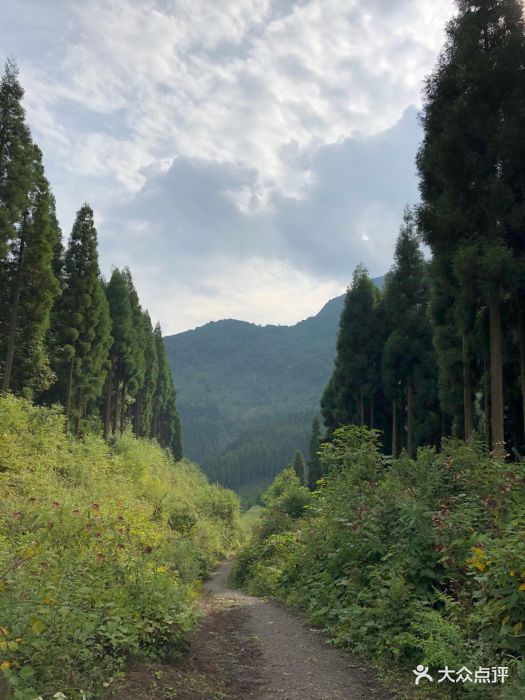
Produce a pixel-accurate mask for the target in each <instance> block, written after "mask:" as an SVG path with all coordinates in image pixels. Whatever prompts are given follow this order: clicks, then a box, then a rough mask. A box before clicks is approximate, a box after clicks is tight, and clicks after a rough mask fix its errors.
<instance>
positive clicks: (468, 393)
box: [463, 333, 473, 441]
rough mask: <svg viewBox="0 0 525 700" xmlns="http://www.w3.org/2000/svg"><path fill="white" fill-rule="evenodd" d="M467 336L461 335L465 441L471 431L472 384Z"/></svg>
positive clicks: (468, 438) (470, 435)
mask: <svg viewBox="0 0 525 700" xmlns="http://www.w3.org/2000/svg"><path fill="white" fill-rule="evenodd" d="M469 355H470V353H469V344H468V339H467V334H466V333H463V416H464V422H465V441H467V440H470V438H471V437H472V431H473V416H472V383H471V380H470V357H469Z"/></svg>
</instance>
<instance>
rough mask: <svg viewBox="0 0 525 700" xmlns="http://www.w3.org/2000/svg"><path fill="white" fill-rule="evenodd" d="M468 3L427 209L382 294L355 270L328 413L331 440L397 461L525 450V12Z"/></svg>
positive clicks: (428, 137) (418, 212)
mask: <svg viewBox="0 0 525 700" xmlns="http://www.w3.org/2000/svg"><path fill="white" fill-rule="evenodd" d="M459 4H460V6H461V14H460V16H459V18H458V19H455V20H454V21H453V22H452V23H451V24H450V25H449V28H448V41H447V44H446V47H445V48H444V50H443V52H442V54H441V57H440V60H439V63H438V66H437V68H436V71H435V72H434V73H433V75H431V76H430V77H429V78H428V80H427V83H426V87H425V106H424V110H423V114H422V122H423V126H424V140H423V143H422V145H421V148H420V150H419V153H418V156H417V166H418V170H419V174H420V189H421V203H420V204H419V205H418V206H417V207H415V208H414V209H407V211H406V212H405V217H404V221H403V225H402V227H401V231H400V235H399V238H398V241H397V245H396V251H395V263H394V266H393V268H392V270H391V271H390V273H389V274H388V275H387V277H386V280H385V287H384V291H383V293H382V294H381V293H379V292H378V290H377V289H375V288H374V285H373V284H372V282H371V281H370V279H369V278H368V275H367V272H366V270H365V269H364V268H363V267H358V268H357V269H356V271H355V273H354V278H353V281H352V285H351V287H350V289H349V291H348V293H347V297H346V301H345V306H344V310H343V313H342V316H341V321H340V330H339V336H338V342H337V358H336V362H335V368H334V371H333V374H332V377H331V379H330V382H329V383H328V386H327V387H326V390H325V392H324V395H323V398H322V402H321V405H322V412H323V416H324V419H325V423H326V425H327V427H328V428H329V431H331V430H333V429H334V428H336V427H338V426H340V425H344V424H349V423H353V424H357V425H367V426H369V427H372V428H374V427H377V428H379V429H381V431H382V432H383V434H384V436H385V438H384V443H385V448H386V449H388V450H389V451H390V452H391V453H392V454H393V455H394V456H397V455H398V454H399V452H400V450H401V449H402V448H403V447H405V448H406V449H407V451H408V453H409V455H411V456H414V455H415V450H416V448H417V447H418V446H421V445H428V444H433V445H439V443H440V440H441V438H442V436H446V435H456V436H461V437H464V438H465V439H468V438H470V437H471V435H472V434H473V432H474V431H475V432H476V433H477V434H478V435H481V436H482V437H483V439H484V441H485V443H486V444H487V445H489V446H491V447H492V448H493V449H494V450H499V451H503V450H504V448H505V446H506V449H507V450H508V451H510V453H511V454H514V455H515V456H517V455H518V454H519V453H522V452H523V448H524V446H525V432H524V415H525V322H524V319H525V316H524V314H525V303H524V302H525V233H524V230H525V209H524V183H525V179H524V178H525V170H524V168H523V162H524V160H525V141H524V138H523V119H524V113H523V105H524V104H525V80H524V75H523V61H524V55H525V53H524V52H525V48H524V40H523V24H522V22H523V20H522V8H521V6H520V4H519V3H516V2H505V3H502V2H492V3H487V2H479V3H459ZM420 242H423V243H425V244H426V245H427V246H428V247H429V248H430V251H431V253H432V258H431V260H430V261H428V262H427V261H426V260H425V259H424V257H423V254H422V252H421V247H420Z"/></svg>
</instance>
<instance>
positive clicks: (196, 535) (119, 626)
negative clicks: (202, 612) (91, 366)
mask: <svg viewBox="0 0 525 700" xmlns="http://www.w3.org/2000/svg"><path fill="white" fill-rule="evenodd" d="M0 426H1V429H0V430H1V435H0V439H1V447H0V489H1V491H2V495H3V499H2V502H1V504H0V669H1V670H2V672H3V674H4V677H5V678H6V679H7V681H8V682H9V685H10V686H11V689H12V692H13V694H14V698H16V699H19V700H26V699H27V700H33V699H34V698H35V697H36V696H38V695H43V696H46V694H47V695H48V696H49V695H52V694H53V693H56V692H58V691H61V692H63V693H65V695H67V697H68V698H76V697H78V698H80V697H81V693H80V691H81V689H82V691H83V694H84V695H85V696H86V697H101V696H102V695H103V693H104V687H106V686H107V685H108V684H111V681H112V679H114V678H115V676H116V675H117V674H119V673H120V672H121V671H122V669H123V668H124V665H125V662H126V661H127V659H128V658H129V657H130V656H135V657H145V658H158V657H162V656H166V655H172V654H174V653H177V651H180V650H181V649H182V648H183V646H184V640H185V637H186V635H187V633H188V631H189V630H190V629H191V627H192V626H193V624H194V622H195V614H194V611H193V605H192V601H193V599H194V597H195V592H196V587H195V584H196V579H197V578H199V577H201V576H203V575H204V574H205V573H206V572H207V571H208V570H209V568H210V567H211V566H212V564H213V563H214V562H215V561H216V560H217V559H218V558H219V557H221V556H223V555H224V554H225V553H226V552H227V551H229V550H230V549H231V548H232V547H234V546H235V544H236V541H237V537H238V518H239V516H238V500H237V499H236V497H235V495H234V494H233V493H231V492H227V491H225V490H224V489H221V488H219V487H217V486H211V485H210V484H208V482H207V480H206V479H205V477H204V476H203V475H202V473H201V472H200V471H199V470H198V468H197V467H195V465H192V464H190V463H188V462H186V461H182V462H179V463H174V462H173V460H172V459H171V457H170V456H169V455H168V454H167V453H166V452H165V451H164V450H162V449H161V448H160V447H159V446H158V445H157V444H156V443H155V442H153V441H149V440H137V439H135V438H134V437H133V436H131V435H130V434H125V435H123V436H122V437H119V438H118V439H117V440H116V441H115V444H114V446H113V447H111V448H110V447H109V446H108V445H107V444H106V443H104V442H103V441H102V440H101V439H99V438H97V437H94V436H86V437H85V438H84V439H82V440H78V439H74V438H73V437H71V436H66V435H65V433H64V427H63V416H62V414H61V413H60V412H59V411H58V410H53V409H51V410H50V409H46V408H40V407H35V406H33V405H31V404H30V403H28V402H26V401H23V400H20V399H15V398H13V397H11V396H7V397H0Z"/></svg>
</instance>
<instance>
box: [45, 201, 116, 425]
mask: <svg viewBox="0 0 525 700" xmlns="http://www.w3.org/2000/svg"><path fill="white" fill-rule="evenodd" d="M107 312H108V308H107V305H106V302H105V300H104V299H103V295H102V288H101V280H100V270H99V266H98V250H97V231H96V229H95V224H94V220H93V210H92V209H91V207H90V206H89V205H88V204H84V205H83V206H82V207H81V208H80V209H79V211H78V213H77V216H76V219H75V223H74V225H73V230H72V232H71V236H70V239H69V242H68V246H67V250H66V254H65V259H64V272H63V289H62V295H61V297H60V299H59V303H58V306H57V311H56V314H55V323H56V328H55V331H54V335H55V338H56V341H57V345H58V347H57V357H56V371H57V379H58V392H59V395H60V397H61V399H62V401H63V402H64V406H65V408H64V410H65V415H66V425H69V422H70V418H71V415H72V414H73V413H74V414H75V418H76V423H75V429H76V430H77V431H78V429H79V423H80V420H81V418H82V417H83V415H84V413H85V410H86V408H87V405H88V403H90V402H92V401H93V400H94V398H96V394H97V392H98V391H99V388H100V387H101V386H102V384H103V381H104V378H105V372H106V364H105V360H106V357H105V356H106V351H107V347H108V344H109V319H108V316H107ZM102 358H103V359H102Z"/></svg>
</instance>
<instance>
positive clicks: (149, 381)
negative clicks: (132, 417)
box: [138, 311, 159, 437]
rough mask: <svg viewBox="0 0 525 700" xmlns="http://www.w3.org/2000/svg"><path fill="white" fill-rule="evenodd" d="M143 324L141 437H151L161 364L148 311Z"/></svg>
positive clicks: (140, 391) (140, 397)
mask: <svg viewBox="0 0 525 700" xmlns="http://www.w3.org/2000/svg"><path fill="white" fill-rule="evenodd" d="M142 324H143V327H144V342H145V345H144V364H145V370H144V381H143V383H142V386H141V387H140V390H139V396H138V401H139V404H140V412H139V432H138V434H139V435H142V436H146V437H149V436H150V435H151V426H152V421H153V398H154V393H155V388H156V386H157V378H158V373H159V364H158V360H157V348H156V345H155V336H154V335H153V328H152V325H151V319H150V317H149V314H148V312H147V311H145V312H144V313H143V316H142Z"/></svg>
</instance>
